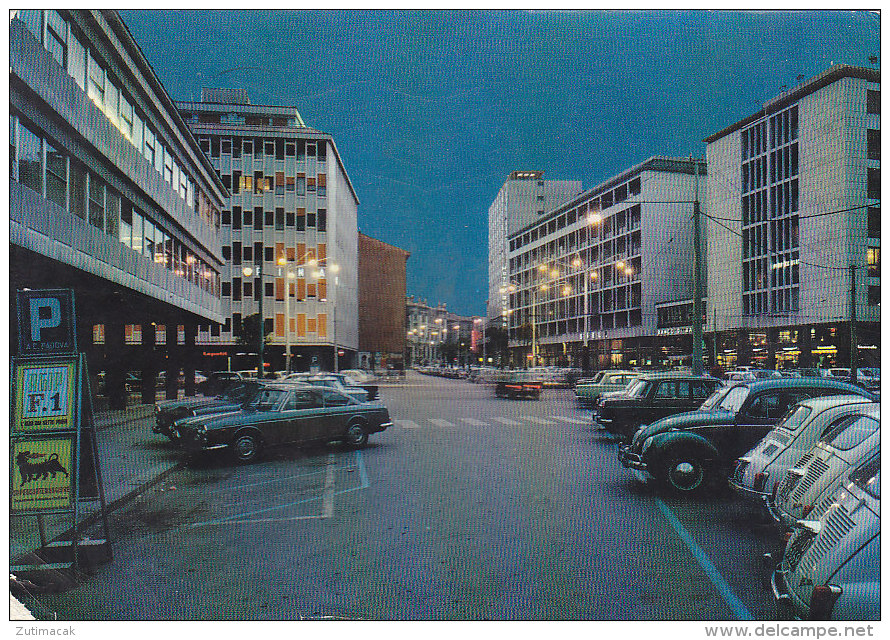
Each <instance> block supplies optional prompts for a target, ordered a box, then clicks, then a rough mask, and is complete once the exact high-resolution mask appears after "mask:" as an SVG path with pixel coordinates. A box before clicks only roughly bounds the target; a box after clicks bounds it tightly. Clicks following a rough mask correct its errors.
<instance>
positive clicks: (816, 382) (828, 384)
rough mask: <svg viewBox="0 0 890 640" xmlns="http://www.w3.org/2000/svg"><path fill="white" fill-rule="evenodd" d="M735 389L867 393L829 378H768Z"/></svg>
mask: <svg viewBox="0 0 890 640" xmlns="http://www.w3.org/2000/svg"><path fill="white" fill-rule="evenodd" d="M733 386H735V387H748V388H749V389H750V390H751V391H761V390H763V389H783V388H787V389H800V388H817V389H842V390H845V391H851V392H854V393H852V395H857V396H861V395H865V394H866V393H867V392H866V391H865V390H864V389H860V388H859V387H857V386H856V385H853V384H850V383H849V382H844V381H843V380H832V379H831V378H769V379H766V380H763V379H761V380H751V381H750V382H740V383H739V384H736V385H733Z"/></svg>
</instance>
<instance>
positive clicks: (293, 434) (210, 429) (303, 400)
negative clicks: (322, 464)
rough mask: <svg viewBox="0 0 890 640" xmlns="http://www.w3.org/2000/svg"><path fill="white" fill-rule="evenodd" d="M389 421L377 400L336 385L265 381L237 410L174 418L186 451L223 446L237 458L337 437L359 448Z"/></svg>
mask: <svg viewBox="0 0 890 640" xmlns="http://www.w3.org/2000/svg"><path fill="white" fill-rule="evenodd" d="M391 426H392V422H391V420H390V416H389V411H387V409H386V407H385V406H384V405H382V404H380V403H378V402H359V401H358V400H356V399H355V398H353V397H352V396H349V395H347V394H345V393H340V392H339V391H336V390H335V389H327V388H322V387H304V386H294V385H292V384H283V383H280V382H271V383H266V384H265V385H264V386H263V388H262V389H261V390H260V391H259V392H257V393H256V394H255V396H254V397H253V398H252V399H251V400H250V401H249V402H247V403H246V404H245V405H244V406H243V408H241V409H240V410H239V411H233V412H230V413H223V414H216V415H212V416H195V417H192V418H184V419H182V420H178V421H176V422H175V423H174V430H175V435H176V436H177V441H178V443H179V444H180V446H182V447H183V448H184V449H185V450H186V451H189V452H200V451H212V450H217V449H228V450H229V451H230V452H231V453H232V455H233V456H234V457H235V459H236V460H238V461H239V462H251V461H253V460H255V459H256V458H257V456H258V455H259V454H260V452H261V451H262V450H264V449H267V448H273V447H276V446H279V445H283V444H307V443H311V442H330V441H332V440H338V441H341V442H343V443H345V444H347V445H350V446H353V447H363V446H364V445H366V444H367V442H368V436H369V435H370V434H372V433H378V432H380V431H383V430H385V429H387V428H388V427H391Z"/></svg>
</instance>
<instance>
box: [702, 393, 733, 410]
mask: <svg viewBox="0 0 890 640" xmlns="http://www.w3.org/2000/svg"><path fill="white" fill-rule="evenodd" d="M729 390H730V387H720V388H718V389H717V390H716V391H714V393H712V394H711V395H710V396H708V399H707V400H705V401H704V402H702V404H701V407H700V409H701V410H702V411H712V410H714V409H716V407H717V405H718V404H720V401H721V400H723V396H725V395H726V394H727V393H729Z"/></svg>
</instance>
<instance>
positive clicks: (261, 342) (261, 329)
mask: <svg viewBox="0 0 890 640" xmlns="http://www.w3.org/2000/svg"><path fill="white" fill-rule="evenodd" d="M241 272H242V273H243V274H244V275H245V276H247V277H248V278H249V277H250V276H252V275H253V269H252V268H251V267H244V268H243V269H242V270H241ZM256 274H257V280H258V281H259V289H260V290H259V298H260V302H259V310H258V312H257V315H258V316H259V322H258V323H257V325H258V326H257V335H258V344H257V355H258V356H259V362H258V363H257V371H256V374H257V379H258V380H262V379H263V377H264V376H265V365H264V362H263V361H264V360H265V358H264V356H263V352H264V351H265V347H266V320H265V318H264V317H263V298H264V297H265V293H266V292H265V291H263V262H262V260H260V262H259V263H258V264H257V265H256Z"/></svg>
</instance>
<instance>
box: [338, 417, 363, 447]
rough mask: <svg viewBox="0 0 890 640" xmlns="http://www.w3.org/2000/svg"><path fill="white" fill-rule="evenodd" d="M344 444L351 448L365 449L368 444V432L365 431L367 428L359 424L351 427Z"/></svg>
mask: <svg viewBox="0 0 890 640" xmlns="http://www.w3.org/2000/svg"><path fill="white" fill-rule="evenodd" d="M343 442H344V443H345V444H347V445H348V446H350V447H356V448H358V447H364V446H365V445H366V444H368V432H367V431H365V426H364V425H363V424H361V423H358V422H355V423H353V424H351V425H349V428H348V429H347V430H346V438H345V439H344V441H343Z"/></svg>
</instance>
